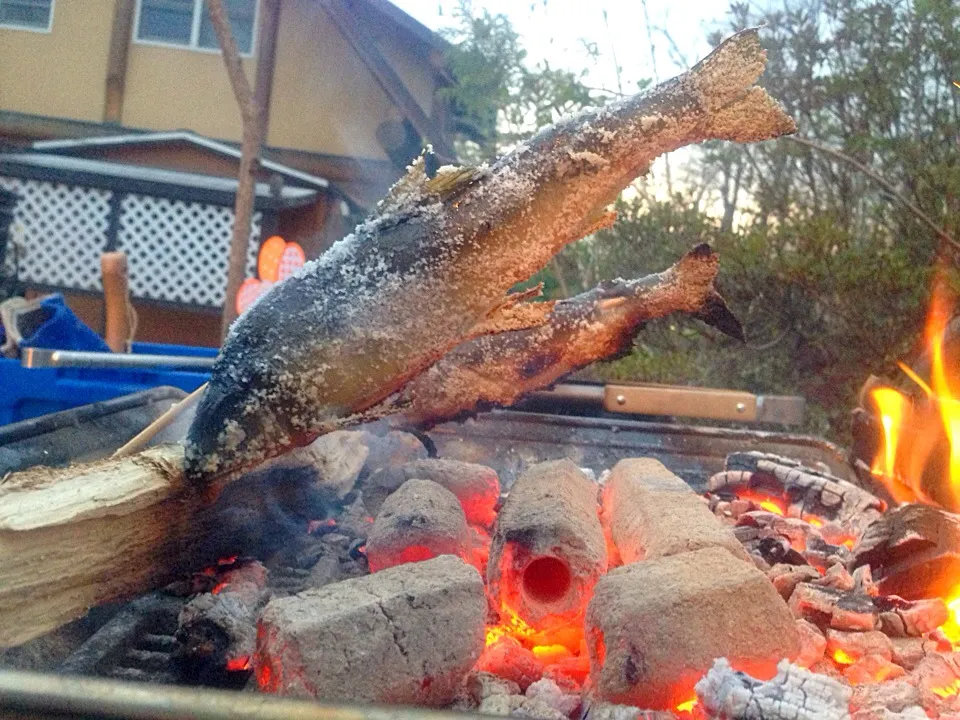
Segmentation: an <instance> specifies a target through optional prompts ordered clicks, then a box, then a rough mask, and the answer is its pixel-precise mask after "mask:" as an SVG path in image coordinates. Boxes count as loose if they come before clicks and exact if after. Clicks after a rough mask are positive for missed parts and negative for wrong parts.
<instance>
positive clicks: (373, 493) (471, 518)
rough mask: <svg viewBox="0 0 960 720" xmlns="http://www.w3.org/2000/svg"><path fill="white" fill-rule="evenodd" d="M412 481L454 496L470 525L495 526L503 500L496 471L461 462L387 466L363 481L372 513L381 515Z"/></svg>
mask: <svg viewBox="0 0 960 720" xmlns="http://www.w3.org/2000/svg"><path fill="white" fill-rule="evenodd" d="M413 479H417V480H432V481H433V482H435V483H437V484H438V485H440V486H442V487H444V488H446V489H447V490H449V491H450V492H452V493H453V494H454V495H455V496H456V498H457V500H459V501H460V504H461V505H462V506H463V511H464V513H465V514H466V517H467V522H469V523H471V524H473V525H479V526H480V527H489V526H490V525H492V524H493V521H494V519H495V518H496V511H495V508H496V506H497V503H498V502H499V500H500V479H499V478H498V477H497V471H496V470H494V469H493V468H489V467H487V466H486V465H478V464H476V463H468V462H461V461H459V460H445V459H440V458H432V459H427V460H414V461H412V462H407V463H403V464H402V465H387V466H386V467H383V468H381V469H380V470H378V471H377V472H375V473H373V474H372V475H370V476H369V477H368V478H367V479H366V480H364V482H363V487H362V492H363V502H364V504H365V505H366V507H367V509H368V510H370V511H371V512H374V513H376V512H379V510H380V506H381V505H382V504H383V501H384V500H385V499H386V498H387V496H388V495H390V493H392V492H394V491H396V490H397V489H398V488H399V487H400V486H401V485H403V484H404V483H405V482H406V481H407V480H413Z"/></svg>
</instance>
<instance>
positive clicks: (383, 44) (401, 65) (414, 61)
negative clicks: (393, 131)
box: [377, 39, 436, 115]
mask: <svg viewBox="0 0 960 720" xmlns="http://www.w3.org/2000/svg"><path fill="white" fill-rule="evenodd" d="M377 45H378V47H379V48H380V52H381V53H382V54H383V56H384V57H385V58H386V59H387V62H388V63H390V66H391V67H392V68H393V70H394V72H396V73H397V75H399V76H400V77H401V78H402V79H403V84H404V85H406V86H407V90H409V91H410V94H411V95H413V98H414V100H416V101H417V104H418V105H419V106H420V108H421V109H422V110H423V111H424V112H425V113H426V114H427V115H432V114H433V93H434V89H435V88H436V85H435V81H434V77H433V71H432V70H431V69H430V66H429V64H428V63H427V61H426V60H423V59H422V58H419V57H417V56H416V55H414V54H413V53H412V52H410V50H408V49H407V48H406V47H404V46H403V45H402V44H400V43H398V42H390V40H389V39H384V40H381V41H380V42H379V43H377Z"/></svg>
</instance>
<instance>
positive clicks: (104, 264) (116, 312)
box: [100, 252, 133, 353]
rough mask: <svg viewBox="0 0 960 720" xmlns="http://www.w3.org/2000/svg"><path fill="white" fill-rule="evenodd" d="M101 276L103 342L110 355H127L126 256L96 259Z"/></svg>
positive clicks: (106, 255) (108, 255)
mask: <svg viewBox="0 0 960 720" xmlns="http://www.w3.org/2000/svg"><path fill="white" fill-rule="evenodd" d="M100 273H101V275H102V276H103V308H104V315H105V318H106V320H105V322H104V333H103V335H104V340H106V343H107V345H109V346H110V349H111V350H113V352H118V353H125V352H129V351H130V348H129V345H130V341H131V340H132V339H133V338H132V333H131V328H132V322H131V320H132V317H131V315H132V313H131V307H130V286H129V283H128V276H127V254H126V253H123V252H106V253H103V255H101V256H100Z"/></svg>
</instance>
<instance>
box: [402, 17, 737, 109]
mask: <svg viewBox="0 0 960 720" xmlns="http://www.w3.org/2000/svg"><path fill="white" fill-rule="evenodd" d="M392 2H393V3H394V4H395V5H397V6H399V7H400V8H402V9H403V10H404V11H406V12H407V13H409V14H410V15H412V16H413V17H415V18H416V19H417V20H419V21H420V22H422V23H423V24H424V25H426V26H427V27H429V28H431V29H433V30H438V29H440V28H442V27H445V26H449V25H451V24H453V23H454V17H453V15H454V10H455V9H456V7H457V0H392ZM645 5H646V10H647V15H648V17H649V20H650V23H649V25H650V35H651V36H652V39H653V46H654V54H653V56H654V57H655V59H656V66H655V67H654V63H653V58H652V57H651V52H650V46H651V43H650V39H649V37H648V33H647V23H646V21H645V17H644V6H645ZM473 8H474V10H475V11H479V10H481V9H486V10H489V11H490V12H491V13H503V14H504V15H506V16H507V17H509V18H510V21H511V22H512V24H513V27H514V29H515V30H516V31H517V32H518V33H519V35H520V39H521V42H522V43H523V46H524V48H525V49H526V50H527V53H528V59H529V60H531V61H532V62H537V61H540V60H547V61H548V62H550V64H551V65H552V66H553V67H558V68H566V69H570V70H575V71H579V70H581V69H583V68H588V69H589V71H590V72H589V75H588V78H589V82H588V84H590V85H594V86H598V87H607V88H609V89H612V90H617V89H618V88H617V72H616V67H617V66H618V65H619V66H620V68H621V72H620V82H621V84H622V86H623V90H624V92H631V91H633V90H635V89H636V87H637V85H636V82H637V81H638V80H641V79H644V78H649V79H652V80H655V79H657V78H658V77H659V79H660V80H665V79H666V78H668V77H672V76H673V75H676V74H677V73H678V72H679V71H680V70H682V69H684V66H683V64H682V62H683V61H682V60H681V56H682V57H685V58H686V60H687V62H689V63H693V62H695V61H696V59H697V58H698V57H701V56H702V55H704V54H706V53H707V52H709V50H710V46H709V45H708V44H707V41H706V34H707V32H708V31H709V30H710V29H713V28H714V27H716V25H717V24H719V23H720V22H722V20H723V19H724V15H725V12H726V8H727V3H726V2H724V1H723V0H720V1H718V0H682V1H681V2H676V1H675V0H674V1H673V2H671V1H670V0H646V2H644V1H643V0H602V1H599V2H590V1H589V0H473ZM604 11H606V19H604ZM667 34H669V36H670V38H672V40H673V43H675V45H676V47H677V48H678V49H679V51H680V52H679V53H677V52H675V51H672V50H671V42H670V40H668V38H667ZM584 40H588V41H591V42H594V43H596V44H597V47H598V50H599V51H600V53H601V57H600V59H599V61H598V62H594V60H593V59H591V58H590V57H589V55H588V54H587V52H586V51H585V49H584V43H583V41H584ZM614 57H615V58H616V62H614Z"/></svg>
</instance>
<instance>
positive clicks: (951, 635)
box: [940, 587, 960, 646]
mask: <svg viewBox="0 0 960 720" xmlns="http://www.w3.org/2000/svg"><path fill="white" fill-rule="evenodd" d="M947 610H948V611H949V613H950V616H949V617H948V618H947V621H946V622H945V623H944V624H943V625H941V626H940V629H941V630H942V631H943V634H944V635H945V636H946V638H947V640H949V641H950V642H951V643H952V644H953V645H954V646H956V645H958V644H960V587H956V588H954V591H953V597H951V598H950V599H949V600H947Z"/></svg>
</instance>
